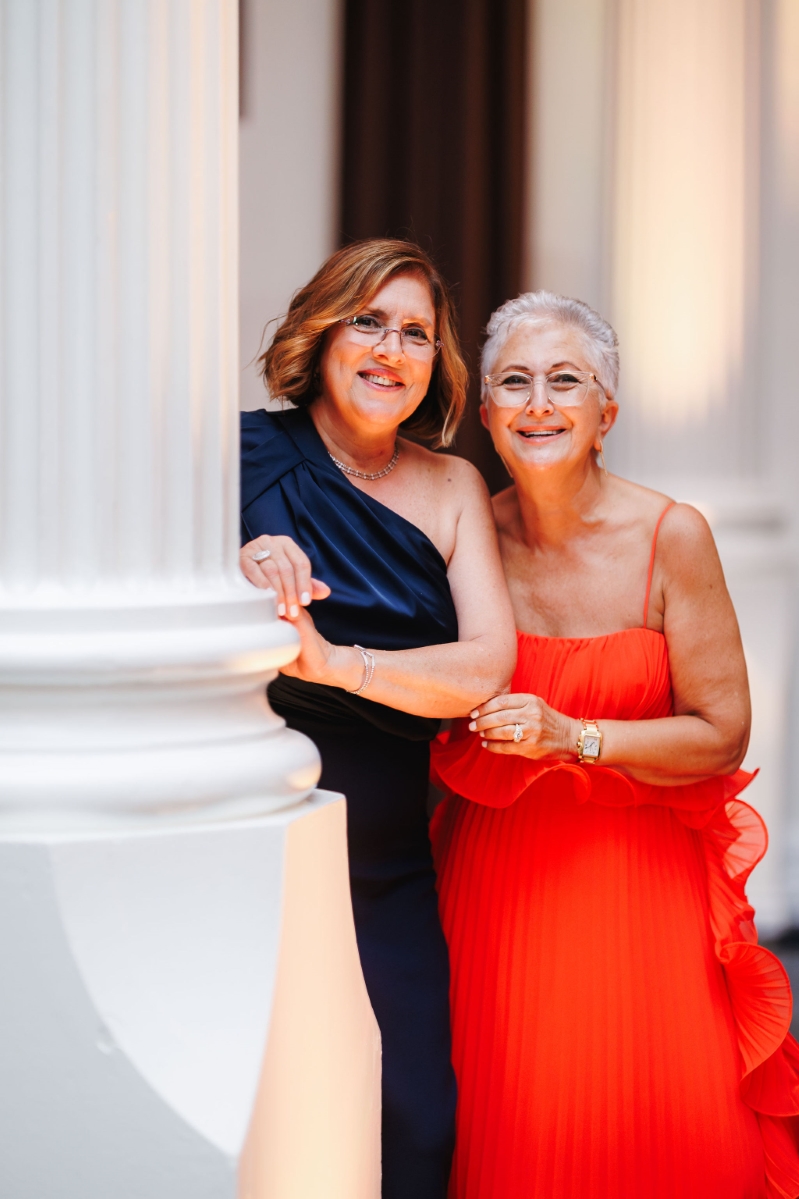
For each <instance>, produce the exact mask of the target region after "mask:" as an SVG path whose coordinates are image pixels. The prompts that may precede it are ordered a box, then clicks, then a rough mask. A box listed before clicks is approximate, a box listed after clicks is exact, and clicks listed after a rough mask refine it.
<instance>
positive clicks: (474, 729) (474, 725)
mask: <svg viewBox="0 0 799 1199" xmlns="http://www.w3.org/2000/svg"><path fill="white" fill-rule="evenodd" d="M469 730H470V732H472V733H475V732H477V721H476V720H473V721H472V722H471V724H470V725H469Z"/></svg>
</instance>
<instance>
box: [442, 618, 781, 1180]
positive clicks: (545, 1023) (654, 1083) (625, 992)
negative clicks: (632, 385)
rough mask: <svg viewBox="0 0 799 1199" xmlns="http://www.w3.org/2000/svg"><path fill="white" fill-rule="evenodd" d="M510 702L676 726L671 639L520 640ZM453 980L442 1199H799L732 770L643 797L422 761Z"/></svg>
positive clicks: (748, 834)
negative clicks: (450, 1136) (450, 1157)
mask: <svg viewBox="0 0 799 1199" xmlns="http://www.w3.org/2000/svg"><path fill="white" fill-rule="evenodd" d="M518 643H519V658H518V665H517V669H516V674H515V677H514V679H513V682H512V685H511V690H512V691H514V692H528V693H533V694H536V695H539V696H541V697H542V698H543V699H545V700H546V702H547V703H548V704H551V705H552V706H553V707H554V708H556V709H558V710H560V711H563V712H565V713H567V714H569V715H571V716H574V717H581V716H587V717H588V716H590V717H591V718H593V719H598V720H601V719H602V718H603V717H604V718H605V719H621V720H646V719H651V718H655V717H661V716H668V715H670V714H671V713H672V697H671V681H670V675H669V663H668V655H667V650H666V642H665V638H664V637H663V636H662V635H661V634H659V633H656V632H653V631H651V630H648V629H645V628H640V629H629V630H626V631H623V632H619V633H615V634H611V635H609V636H605V637H595V638H557V637H555V638H547V637H539V636H532V635H529V634H525V633H519V634H518ZM433 770H434V777H436V780H437V782H438V785H439V786H440V787H442V788H443V789H444V790H445V791H446V792H447V793H448V798H447V799H446V800H445V801H444V803H443V804H442V805H441V806H440V807H439V808H438V810H437V812H436V815H435V819H434V824H433V843H434V852H435V857H436V863H437V867H438V872H439V898H440V911H441V916H442V922H443V926H444V931H445V934H446V937H447V941H448V943H449V949H450V960H451V970H452V1020H453V1042H454V1044H453V1053H454V1062H455V1069H456V1074H457V1078H458V1090H459V1099H458V1117H457V1128H458V1139H457V1147H456V1155H455V1163H454V1167H453V1174H452V1180H451V1185H450V1195H451V1196H452V1199H676V1197H679V1199H764V1197H767V1199H794V1197H795V1196H797V1195H799V1153H798V1152H797V1140H798V1138H799V1047H797V1044H796V1042H795V1041H794V1040H793V1038H792V1037H791V1036H790V1035H789V1034H788V1028H789V1025H790V1019H791V993H790V985H789V982H788V978H787V976H786V974H785V971H784V969H783V967H782V965H781V964H780V962H779V961H778V960H777V958H775V957H774V956H773V955H772V954H771V953H769V952H768V951H767V950H766V949H764V948H763V947H761V946H759V945H758V944H757V934H756V932H755V927H754V924H753V916H754V913H753V911H752V908H751V907H750V906H749V904H748V903H747V900H746V895H745V891H744V885H745V883H746V879H747V877H748V875H749V873H750V871H751V870H752V868H753V867H754V866H755V865H756V863H757V862H758V861H759V860H760V858H761V857H762V855H763V853H764V852H765V849H766V831H765V827H764V825H763V822H762V820H761V819H760V817H759V816H758V815H757V814H756V813H755V812H754V811H753V809H752V808H750V807H749V806H748V805H747V804H745V803H743V802H742V801H741V800H740V799H738V798H737V795H738V793H739V792H740V791H741V790H742V789H743V788H744V787H745V786H746V784H747V783H748V782H749V781H750V779H751V778H752V777H753V776H752V775H748V774H745V773H744V772H743V771H738V772H737V773H736V774H735V775H732V776H730V777H728V778H720V779H713V780H710V781H707V782H704V783H701V784H697V785H689V786H675V787H671V786H669V787H655V786H650V785H647V784H643V783H638V782H635V781H633V780H631V779H629V778H627V777H625V776H624V775H622V774H621V773H619V772H617V771H614V770H612V769H608V768H603V767H602V766H601V765H600V766H585V767H584V766H580V765H577V764H575V765H571V764H565V763H564V764H555V763H552V762H549V763H547V762H543V763H542V762H534V761H532V760H529V759H526V758H522V757H518V756H499V755H495V754H490V753H489V752H488V751H487V750H484V749H482V748H481V746H480V738H479V735H475V734H472V733H469V731H468V728H467V727H466V722H459V724H457V725H455V726H454V727H453V729H452V730H451V733H450V734H449V735H442V737H441V739H440V740H439V742H438V743H437V744H436V745H435V747H434V751H433Z"/></svg>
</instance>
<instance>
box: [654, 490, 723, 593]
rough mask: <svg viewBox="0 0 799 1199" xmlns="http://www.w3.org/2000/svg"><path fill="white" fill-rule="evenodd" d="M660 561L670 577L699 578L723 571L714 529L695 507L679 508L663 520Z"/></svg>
mask: <svg viewBox="0 0 799 1199" xmlns="http://www.w3.org/2000/svg"><path fill="white" fill-rule="evenodd" d="M658 557H659V558H660V561H661V564H662V566H663V568H664V569H665V571H666V572H667V573H668V574H671V573H673V572H677V571H679V572H680V573H681V574H683V575H685V576H686V577H690V576H694V577H698V576H700V575H703V574H705V573H706V572H707V571H712V572H714V573H715V572H716V571H720V569H721V566H720V562H719V555H718V550H717V549H716V542H715V541H714V539H713V533H712V532H711V529H710V525H709V524H708V522H707V520H706V519H705V517H704V516H703V515H702V513H701V512H700V511H699V509H698V508H694V507H693V506H692V505H691V504H675V505H674V507H673V508H670V509H669V510H668V512H667V513H666V515H665V516H664V517H663V523H662V525H661V526H660V533H659V535H658Z"/></svg>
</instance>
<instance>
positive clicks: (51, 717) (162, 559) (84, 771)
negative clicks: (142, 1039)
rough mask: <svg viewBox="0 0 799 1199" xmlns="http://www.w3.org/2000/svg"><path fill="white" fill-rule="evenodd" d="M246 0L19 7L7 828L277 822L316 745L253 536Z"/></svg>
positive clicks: (9, 405) (5, 645) (8, 469)
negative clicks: (240, 267)
mask: <svg viewBox="0 0 799 1199" xmlns="http://www.w3.org/2000/svg"><path fill="white" fill-rule="evenodd" d="M235 10H236V5H235V3H233V2H232V0H182V2H181V0H169V2H167V3H164V2H163V0H150V2H145V0H142V2H141V3H139V2H136V3H131V2H128V3H122V2H120V3H92V2H90V0H85V2H83V3H81V2H80V0H70V2H69V3H61V4H57V3H54V2H53V3H49V2H47V0H5V2H4V4H3V7H2V43H3V47H2V53H3V59H2V77H3V114H2V134H1V135H0V136H2V143H1V144H0V153H1V154H2V174H3V181H4V182H3V221H2V268H1V269H2V289H3V301H2V324H1V325H0V338H2V346H0V360H2V364H3V365H2V370H3V380H2V383H3V387H2V403H3V423H2V443H0V487H2V508H1V509H0V683H1V684H2V689H0V705H2V718H0V824H2V826H3V827H5V828H9V827H12V826H14V827H31V826H32V825H33V824H37V823H39V822H43V824H44V826H45V827H48V828H52V826H53V822H54V821H55V820H57V822H58V824H59V825H64V826H66V825H70V826H77V825H78V824H81V823H89V824H91V825H92V826H93V827H96V826H97V825H98V824H100V823H103V824H107V823H113V822H118V821H120V820H127V821H136V820H140V819H142V820H144V819H148V818H149V817H151V816H152V815H153V814H155V813H164V812H169V813H170V816H171V817H172V818H173V819H178V818H184V819H190V820H191V819H202V820H206V819H208V818H209V816H214V817H216V816H221V817H228V816H232V815H241V814H243V813H255V812H263V811H268V810H271V809H273V808H276V807H280V806H283V805H285V804H287V803H291V802H294V801H296V800H298V799H301V798H303V797H304V796H306V795H308V793H309V792H310V790H311V788H312V787H313V785H314V783H315V782H316V779H317V778H318V757H317V755H316V753H315V751H314V749H313V747H312V746H311V744H310V743H309V742H308V741H307V740H305V739H304V738H302V737H300V736H298V735H297V734H294V733H291V732H288V731H286V730H285V729H284V728H283V727H282V722H281V721H278V720H276V719H275V718H274V716H272V715H271V714H270V712H269V710H268V708H267V706H266V702H265V699H264V683H265V681H266V680H267V679H268V678H269V677H271V674H272V672H274V670H275V668H276V667H277V666H279V665H280V664H281V663H283V662H286V661H288V660H290V659H291V657H292V656H293V655H294V654H295V652H296V650H295V645H294V636H293V634H292V633H291V631H290V630H289V629H288V628H287V626H286V625H285V624H283V623H278V622H276V621H275V619H274V615H275V614H274V610H273V603H272V600H271V598H270V597H268V596H264V595H262V594H259V593H258V592H256V591H255V590H254V589H253V588H251V587H250V586H249V585H248V584H246V583H245V582H244V581H243V579H242V578H241V576H240V574H239V571H238V566H237V547H238V510H239V503H238V463H237V456H238V437H237V419H238V403H237V398H238V386H237V383H238V379H237V376H238V322H237V304H238V291H237V284H238V279H237V255H238V246H237V228H238V225H237V184H236V171H237V152H236V144H237V122H238V95H237V86H236V78H237V71H236V67H237V60H238V43H237V27H236V11H235Z"/></svg>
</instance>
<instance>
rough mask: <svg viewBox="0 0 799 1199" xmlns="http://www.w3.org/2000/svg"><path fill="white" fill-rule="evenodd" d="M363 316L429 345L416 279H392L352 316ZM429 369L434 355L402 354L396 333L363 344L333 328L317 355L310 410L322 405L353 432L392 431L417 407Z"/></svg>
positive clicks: (423, 296)
mask: <svg viewBox="0 0 799 1199" xmlns="http://www.w3.org/2000/svg"><path fill="white" fill-rule="evenodd" d="M365 314H368V315H370V316H374V317H376V318H377V320H378V321H379V323H380V324H381V325H385V326H388V327H390V328H392V329H410V328H421V329H423V330H424V331H425V333H426V334H427V337H428V338H429V340H430V341H431V342H435V338H436V314H435V309H434V307H433V299H432V296H431V294H430V288H429V287H428V285H427V283H426V281H425V280H424V279H423V278H421V277H420V276H419V275H413V274H404V275H395V276H393V278H391V279H389V281H388V282H387V283H385V284H384V285H383V287H381V288H380V290H379V291H378V292H376V293H375V294H374V295H373V296H372V298H371V299H370V300H369V302H368V303H367V304H364V305H363V307H362V308H360V309H359V310H358V312H357V313H355V312H354V313H353V314H352V315H353V316H361V315H365ZM434 366H435V357H432V356H431V357H430V358H429V359H425V358H419V357H415V356H414V355H412V354H408V353H406V352H405V351H404V350H403V347H402V345H401V342H400V338H399V335H398V334H397V333H389V334H388V335H387V336H386V337H385V338H384V339H383V341H381V342H380V343H379V344H371V345H369V344H364V339H363V338H359V337H358V336H357V335H353V332H352V330H351V329H350V328H349V327H348V326H345V325H336V326H334V327H333V329H331V330H330V332H329V333H328V335H327V340H326V343H325V348H324V350H323V352H322V359H321V363H320V373H321V377H322V388H321V394H320V396H319V398H318V399H316V400H314V406H317V405H322V406H324V407H326V408H327V410H328V415H329V416H331V417H333V418H334V419H337V420H338V421H342V422H343V423H344V425H345V426H346V427H348V428H350V429H353V430H355V429H361V430H363V429H365V428H368V429H369V430H370V431H373V432H374V433H378V432H380V431H383V430H387V429H389V428H393V429H396V428H397V427H398V426H399V425H400V424H401V423H402V422H403V421H404V420H406V419H407V418H408V417H409V416H410V415H411V414H412V413H413V412H415V411H416V409H417V408H418V407H419V405H420V404H421V402H422V400H423V399H424V397H425V395H426V394H427V389H428V387H429V385H430V377H431V375H432V372H433V367H434Z"/></svg>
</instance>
